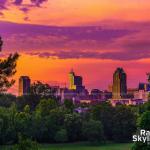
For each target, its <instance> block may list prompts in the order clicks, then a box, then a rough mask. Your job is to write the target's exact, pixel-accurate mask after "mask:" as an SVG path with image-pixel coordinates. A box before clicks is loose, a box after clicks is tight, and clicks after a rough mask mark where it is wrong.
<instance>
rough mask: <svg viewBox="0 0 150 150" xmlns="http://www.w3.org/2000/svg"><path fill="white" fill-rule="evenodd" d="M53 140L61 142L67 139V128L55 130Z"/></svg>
mask: <svg viewBox="0 0 150 150" xmlns="http://www.w3.org/2000/svg"><path fill="white" fill-rule="evenodd" d="M55 141H56V142H61V143H64V142H67V141H68V137H67V130H66V129H61V130H59V131H57V132H56V135H55Z"/></svg>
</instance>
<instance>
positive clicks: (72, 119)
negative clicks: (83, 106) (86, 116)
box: [64, 113, 82, 141]
mask: <svg viewBox="0 0 150 150" xmlns="http://www.w3.org/2000/svg"><path fill="white" fill-rule="evenodd" d="M64 125H65V129H66V130H67V135H68V139H69V140H70V141H76V140H79V139H81V131H82V130H81V129H82V119H81V116H80V115H79V114H77V113H73V114H66V115H65V119H64Z"/></svg>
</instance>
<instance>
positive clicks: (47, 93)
mask: <svg viewBox="0 0 150 150" xmlns="http://www.w3.org/2000/svg"><path fill="white" fill-rule="evenodd" d="M30 90H31V95H38V96H39V97H40V98H54V97H55V92H56V91H55V89H53V88H51V87H50V86H49V85H48V84H44V83H42V82H40V81H37V82H34V83H33V84H32V85H31V89H30Z"/></svg>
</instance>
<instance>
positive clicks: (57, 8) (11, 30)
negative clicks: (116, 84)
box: [0, 0, 150, 93]
mask: <svg viewBox="0 0 150 150" xmlns="http://www.w3.org/2000/svg"><path fill="white" fill-rule="evenodd" d="M149 10H150V2H149V1H148V0H133V1H130V0H123V1H119V0H105V1H104V0H102V1H99V0H86V1H84V0H83V1H82V2H81V1H79V0H72V1H70V0H36V1H33V0H32V1H31V0H20V1H18V0H2V2H1V4H0V36H2V38H3V41H4V46H3V50H2V51H1V53H0V55H1V57H5V56H7V55H8V54H9V53H14V52H16V51H17V52H19V54H20V55H21V57H20V59H19V61H18V66H17V74H16V75H15V77H14V78H15V79H16V81H18V78H19V76H21V75H27V76H30V77H31V78H32V79H33V80H40V81H44V82H48V83H50V82H57V83H67V80H68V78H67V76H66V74H67V73H68V72H69V70H70V68H74V70H75V71H76V72H77V73H78V74H82V76H83V77H84V84H85V86H86V87H87V88H88V89H92V88H99V89H107V86H108V85H109V84H111V83H112V77H111V74H113V71H114V70H115V69H116V68H117V67H123V68H124V69H125V71H126V72H127V74H128V79H127V83H128V86H129V87H137V85H138V83H139V82H145V81H146V75H145V74H146V72H149V71H150V70H149V66H150V40H149V37H150V34H149V28H150V26H149V25H150V19H149V18H150V15H149V14H150V13H149ZM37 66H38V67H37ZM45 74H47V75H45ZM17 87H18V86H17V82H16V84H15V86H14V87H13V88H12V89H11V91H13V93H15V92H17Z"/></svg>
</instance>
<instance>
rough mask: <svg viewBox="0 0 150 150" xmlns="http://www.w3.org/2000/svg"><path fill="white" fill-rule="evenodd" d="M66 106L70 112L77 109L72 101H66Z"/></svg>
mask: <svg viewBox="0 0 150 150" xmlns="http://www.w3.org/2000/svg"><path fill="white" fill-rule="evenodd" d="M64 105H65V108H66V109H67V110H69V112H73V109H74V108H75V106H74V104H73V102H72V100H65V101H64Z"/></svg>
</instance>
